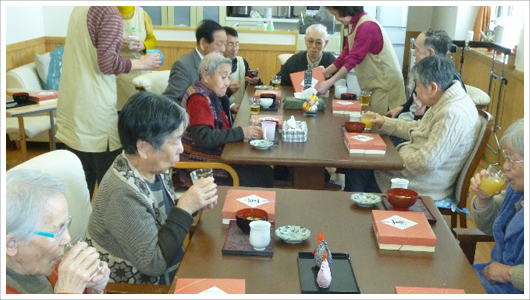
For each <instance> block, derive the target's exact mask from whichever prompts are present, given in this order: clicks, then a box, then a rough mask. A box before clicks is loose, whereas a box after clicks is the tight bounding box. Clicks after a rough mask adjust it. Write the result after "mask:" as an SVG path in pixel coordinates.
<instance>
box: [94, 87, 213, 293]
mask: <svg viewBox="0 0 530 300" xmlns="http://www.w3.org/2000/svg"><path fill="white" fill-rule="evenodd" d="M187 125H188V115H187V114H186V112H185V111H184V109H182V107H180V106H179V105H178V104H177V103H175V102H174V101H171V100H170V99H169V98H168V97H166V96H159V95H154V94H151V93H147V92H145V93H137V94H135V95H133V96H132V97H131V98H130V99H129V101H128V102H127V104H125V106H124V108H123V110H122V111H121V113H120V116H119V119H118V133H119V136H120V141H121V144H122V147H123V152H122V153H121V154H120V155H118V157H116V159H115V160H114V162H113V164H112V166H111V168H110V169H109V170H108V171H107V173H106V174H105V176H104V177H103V180H102V182H101V185H100V186H99V188H98V191H97V194H96V198H95V200H94V207H93V210H92V215H91V216H90V221H89V224H88V233H87V242H89V243H91V244H92V245H93V246H94V247H96V249H97V250H98V251H99V252H100V253H101V256H102V259H103V260H104V261H107V262H108V264H109V268H110V270H111V274H110V281H112V282H123V283H138V284H163V285H169V284H170V283H171V280H172V279H173V277H174V275H175V273H176V270H177V268H178V265H179V263H180V260H181V259H182V256H183V255H184V251H185V246H186V244H187V242H186V241H187V239H188V233H189V230H190V228H191V225H192V223H193V217H192V215H193V214H194V213H195V212H197V211H199V210H201V209H210V208H213V207H214V206H215V204H216V203H217V195H216V194H217V188H216V187H217V186H216V185H215V184H214V182H213V178H203V179H200V180H199V181H197V182H196V184H195V185H193V186H192V187H191V188H190V189H188V190H187V191H186V192H185V193H184V194H183V195H182V196H181V197H180V198H179V199H178V200H176V199H175V195H174V192H173V183H172V181H171V175H170V172H169V169H170V168H172V167H173V166H174V165H175V163H176V162H178V161H179V155H180V154H181V153H182V150H183V148H182V142H181V138H182V134H183V133H184V130H185V129H186V126H187Z"/></svg>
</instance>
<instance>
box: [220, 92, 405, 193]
mask: <svg viewBox="0 0 530 300" xmlns="http://www.w3.org/2000/svg"><path fill="white" fill-rule="evenodd" d="M254 93H255V88H254V87H253V86H249V87H248V88H247V90H246V94H245V97H244V99H243V101H242V102H241V106H240V108H239V112H238V113H237V116H236V118H235V121H234V125H233V126H234V127H235V126H241V127H245V126H248V125H249V124H250V108H249V101H248V99H249V98H250V97H253V96H254ZM281 93H282V96H281V97H282V100H284V99H285V98H286V97H292V96H293V94H294V90H293V87H288V86H282V87H281ZM325 101H326V108H325V110H322V111H318V112H317V114H316V116H315V117H306V116H304V115H303V114H302V113H301V112H299V111H298V110H284V109H283V101H282V105H281V107H280V108H279V109H278V111H263V110H262V111H260V115H281V116H282V117H283V120H287V119H289V118H290V117H291V116H294V117H295V119H296V120H297V121H305V122H306V123H307V128H308V136H307V141H306V142H303V143H299V142H283V141H282V140H281V134H280V133H278V132H277V133H276V138H275V139H276V140H279V144H278V145H275V146H272V147H271V148H270V149H269V150H266V151H260V150H256V149H254V148H253V147H252V146H251V145H250V144H249V143H248V141H246V140H245V141H243V142H236V143H228V144H226V145H225V146H224V149H223V152H222V154H221V161H222V162H224V163H227V164H245V165H274V166H289V167H293V187H294V188H296V189H312V190H322V189H324V185H325V180H324V174H325V168H326V167H335V168H356V169H379V170H402V169H403V168H404V167H405V164H404V162H403V160H402V159H401V156H400V155H399V153H398V151H397V149H396V148H395V147H394V145H393V144H392V142H391V140H390V138H389V137H388V136H386V135H383V136H382V137H383V140H384V141H385V143H386V146H387V149H386V153H385V154H384V155H373V154H372V155H366V154H350V153H349V151H348V150H347V149H346V146H345V144H344V135H343V129H342V126H343V125H344V123H345V122H346V121H349V116H348V115H334V114H333V112H332V110H331V99H326V100H325Z"/></svg>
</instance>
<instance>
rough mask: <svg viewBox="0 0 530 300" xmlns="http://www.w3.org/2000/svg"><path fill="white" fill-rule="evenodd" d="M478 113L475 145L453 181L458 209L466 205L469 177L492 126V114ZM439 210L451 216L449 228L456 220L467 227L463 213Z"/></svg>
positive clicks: (482, 151)
mask: <svg viewBox="0 0 530 300" xmlns="http://www.w3.org/2000/svg"><path fill="white" fill-rule="evenodd" d="M478 113H479V119H480V131H479V134H478V136H477V140H476V141H475V146H474V147H473V149H472V150H471V153H470V154H469V158H468V159H467V161H466V162H465V164H464V166H463V167H462V170H461V171H460V175H458V177H457V179H456V182H455V189H454V198H455V202H457V203H458V205H457V207H458V208H459V209H464V208H466V206H467V198H468V196H469V185H470V180H471V177H473V175H475V171H476V169H477V167H478V165H479V163H480V160H481V159H482V156H483V155H484V151H485V150H486V146H487V145H488V140H489V138H490V135H491V132H492V128H493V118H492V116H491V115H490V114H489V113H488V112H486V111H483V110H478ZM440 212H441V213H442V215H450V216H451V226H450V227H451V230H454V228H456V227H458V220H460V227H462V228H467V216H466V214H465V213H458V212H453V211H452V210H451V209H446V208H440ZM453 233H454V231H453Z"/></svg>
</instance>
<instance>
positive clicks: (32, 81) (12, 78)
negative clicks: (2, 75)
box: [6, 62, 43, 93]
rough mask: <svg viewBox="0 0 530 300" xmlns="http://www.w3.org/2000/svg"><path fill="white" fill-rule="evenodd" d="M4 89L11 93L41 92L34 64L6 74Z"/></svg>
mask: <svg viewBox="0 0 530 300" xmlns="http://www.w3.org/2000/svg"><path fill="white" fill-rule="evenodd" d="M6 89H7V90H13V92H14V93H15V92H22V91H38V90H42V89H43V87H42V84H41V82H40V80H39V75H38V74H37V69H36V67H35V63H34V62H32V63H29V64H25V65H23V66H20V67H18V68H14V69H11V70H9V71H7V73H6Z"/></svg>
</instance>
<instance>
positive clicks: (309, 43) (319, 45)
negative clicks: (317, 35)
mask: <svg viewBox="0 0 530 300" xmlns="http://www.w3.org/2000/svg"><path fill="white" fill-rule="evenodd" d="M305 42H306V44H308V45H313V44H315V45H316V46H317V47H322V45H324V42H323V41H322V40H313V39H308V40H305Z"/></svg>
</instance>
